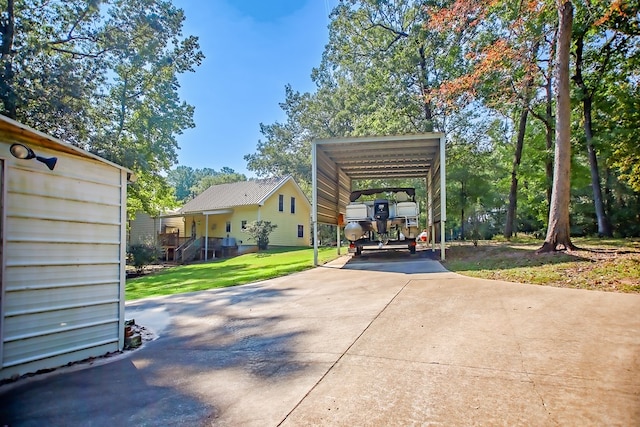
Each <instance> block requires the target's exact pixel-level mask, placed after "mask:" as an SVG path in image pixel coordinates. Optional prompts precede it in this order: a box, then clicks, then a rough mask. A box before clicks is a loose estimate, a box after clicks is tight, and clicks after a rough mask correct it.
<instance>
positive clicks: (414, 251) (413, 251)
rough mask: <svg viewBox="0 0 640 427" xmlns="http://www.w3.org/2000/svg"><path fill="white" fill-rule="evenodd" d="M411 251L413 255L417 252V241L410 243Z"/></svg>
mask: <svg viewBox="0 0 640 427" xmlns="http://www.w3.org/2000/svg"><path fill="white" fill-rule="evenodd" d="M409 253H410V254H412V255H413V254H415V253H416V244H415V242H413V244H411V243H410V244H409Z"/></svg>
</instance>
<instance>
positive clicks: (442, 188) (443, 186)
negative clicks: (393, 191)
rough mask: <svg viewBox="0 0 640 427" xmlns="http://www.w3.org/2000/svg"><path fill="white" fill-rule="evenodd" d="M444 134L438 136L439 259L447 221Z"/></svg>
mask: <svg viewBox="0 0 640 427" xmlns="http://www.w3.org/2000/svg"><path fill="white" fill-rule="evenodd" d="M445 145H446V142H445V139H444V135H442V136H441V137H440V259H441V260H442V261H444V259H445V240H446V238H445V236H446V235H445V223H446V222H447V174H446V170H445V169H446V156H445Z"/></svg>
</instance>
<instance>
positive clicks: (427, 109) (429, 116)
mask: <svg viewBox="0 0 640 427" xmlns="http://www.w3.org/2000/svg"><path fill="white" fill-rule="evenodd" d="M418 54H419V55H420V90H421V91H422V108H423V111H424V119H425V127H424V130H425V132H433V111H432V109H431V102H430V101H428V97H427V95H428V93H427V92H428V90H429V84H428V81H427V76H428V75H429V73H428V70H427V59H426V57H425V53H424V45H420V47H419V48H418Z"/></svg>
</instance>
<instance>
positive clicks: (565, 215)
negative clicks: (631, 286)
mask: <svg viewBox="0 0 640 427" xmlns="http://www.w3.org/2000/svg"><path fill="white" fill-rule="evenodd" d="M560 1H561V3H559V4H558V23H559V25H558V43H557V46H558V49H557V59H556V64H557V69H556V73H557V74H556V81H557V88H556V98H557V111H556V147H555V156H554V164H553V190H552V194H551V206H550V209H549V223H548V224H549V225H548V228H547V236H546V238H545V242H544V244H543V245H542V247H541V248H540V249H538V251H539V252H551V251H556V250H558V248H559V247H564V249H567V250H572V249H575V246H574V245H573V243H571V232H570V223H569V203H570V198H571V95H570V90H569V82H570V78H569V59H570V49H571V29H572V24H573V4H572V3H571V1H563V0H560Z"/></svg>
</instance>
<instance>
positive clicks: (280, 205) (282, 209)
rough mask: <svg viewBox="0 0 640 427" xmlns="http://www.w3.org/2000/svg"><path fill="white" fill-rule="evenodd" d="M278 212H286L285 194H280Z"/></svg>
mask: <svg viewBox="0 0 640 427" xmlns="http://www.w3.org/2000/svg"><path fill="white" fill-rule="evenodd" d="M278 212H284V196H283V195H282V194H280V195H279V196H278Z"/></svg>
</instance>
